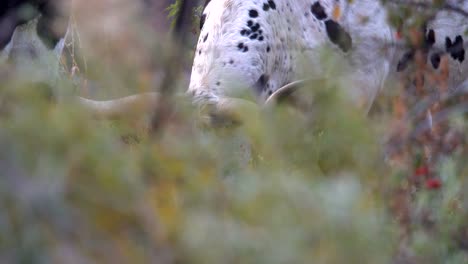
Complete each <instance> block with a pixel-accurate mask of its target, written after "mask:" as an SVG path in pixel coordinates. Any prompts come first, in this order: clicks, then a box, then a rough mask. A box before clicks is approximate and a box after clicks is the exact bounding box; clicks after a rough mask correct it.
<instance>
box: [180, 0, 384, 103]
mask: <svg viewBox="0 0 468 264" xmlns="http://www.w3.org/2000/svg"><path fill="white" fill-rule="evenodd" d="M348 2H349V1H345V0H341V1H335V0H296V1H284V0H243V1H240V0H211V1H209V2H208V4H207V6H206V8H205V10H204V12H203V15H202V21H201V25H200V26H201V33H200V37H199V40H198V44H197V48H196V50H195V59H194V63H193V68H192V76H191V81H190V87H189V92H190V93H192V94H193V95H194V96H195V98H196V99H199V100H200V101H216V100H219V98H223V97H237V96H239V94H241V93H242V92H243V91H245V90H241V89H240V88H247V90H249V91H250V93H251V94H253V95H254V96H255V97H256V98H257V100H258V101H259V102H264V101H265V100H266V99H267V98H268V97H270V96H271V95H273V94H274V93H275V92H276V91H277V90H278V89H279V88H281V87H283V86H285V85H288V84H289V83H291V82H294V81H296V80H298V79H304V78H313V79H314V78H323V77H329V76H324V75H325V74H327V71H326V69H325V68H326V66H325V64H326V63H325V62H324V59H323V56H322V55H323V53H324V52H326V51H327V50H328V51H331V53H333V54H335V57H336V58H338V59H340V60H342V62H339V64H343V65H347V67H348V68H347V69H344V72H343V80H345V82H347V83H346V86H347V89H348V90H347V92H349V93H350V94H351V95H352V96H353V97H356V99H357V100H358V101H359V100H361V101H363V104H365V105H369V104H370V102H371V101H372V100H373V98H374V96H375V94H376V92H377V91H378V90H379V89H380V87H381V86H382V83H383V80H384V79H385V77H386V74H387V72H388V70H389V65H388V60H387V59H388V54H385V52H381V50H380V49H379V48H378V45H380V44H382V43H383V42H385V41H387V42H388V41H390V40H391V36H392V35H391V31H390V28H389V27H388V25H387V23H386V15H385V10H384V9H383V8H381V6H380V4H379V3H378V1H369V0H363V1H357V2H355V3H353V4H349V3H348ZM379 41H380V42H379Z"/></svg>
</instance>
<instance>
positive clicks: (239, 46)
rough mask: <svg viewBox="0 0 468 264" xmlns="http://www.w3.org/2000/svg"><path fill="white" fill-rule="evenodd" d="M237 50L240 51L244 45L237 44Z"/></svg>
mask: <svg viewBox="0 0 468 264" xmlns="http://www.w3.org/2000/svg"><path fill="white" fill-rule="evenodd" d="M237 48H239V49H240V50H241V49H243V48H244V43H242V42H241V43H239V44H237Z"/></svg>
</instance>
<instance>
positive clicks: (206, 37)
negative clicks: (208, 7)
mask: <svg viewBox="0 0 468 264" xmlns="http://www.w3.org/2000/svg"><path fill="white" fill-rule="evenodd" d="M207 39H208V33H206V35H205V37H204V38H203V42H206V40H207Z"/></svg>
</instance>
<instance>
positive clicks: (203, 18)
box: [200, 14, 206, 30]
mask: <svg viewBox="0 0 468 264" xmlns="http://www.w3.org/2000/svg"><path fill="white" fill-rule="evenodd" d="M205 20H206V14H203V15H202V16H201V17H200V30H201V29H202V28H203V25H205Z"/></svg>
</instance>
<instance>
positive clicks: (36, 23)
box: [0, 0, 69, 83]
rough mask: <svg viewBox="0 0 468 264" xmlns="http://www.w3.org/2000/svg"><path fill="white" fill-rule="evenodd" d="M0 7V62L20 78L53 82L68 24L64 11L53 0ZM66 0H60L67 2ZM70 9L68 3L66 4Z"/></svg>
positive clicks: (56, 75)
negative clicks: (6, 64) (5, 64)
mask: <svg viewBox="0 0 468 264" xmlns="http://www.w3.org/2000/svg"><path fill="white" fill-rule="evenodd" d="M7 2H8V3H11V4H10V5H9V6H8V5H7V6H1V8H2V9H1V12H0V13H1V14H2V16H1V17H0V25H3V26H4V27H3V28H2V29H1V30H0V45H1V46H0V48H2V50H1V53H0V62H1V63H8V64H9V68H10V69H14V70H15V73H16V74H17V75H18V76H21V79H22V80H25V81H28V82H30V81H32V82H43V81H45V82H48V83H50V82H53V81H54V80H56V79H57V77H58V74H59V57H60V55H61V53H62V50H63V48H64V36H65V33H66V31H67V27H68V15H67V12H62V9H61V7H63V6H56V5H55V4H56V3H55V1H33V0H30V1H26V0H24V1H7ZM66 2H68V1H63V2H62V4H63V3H66ZM67 7H68V8H69V6H67Z"/></svg>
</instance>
